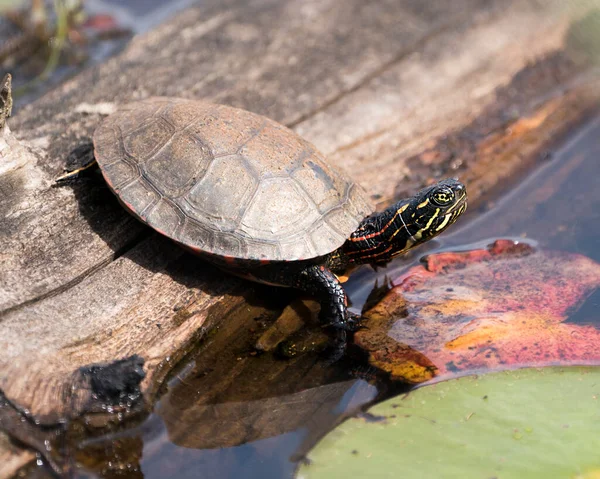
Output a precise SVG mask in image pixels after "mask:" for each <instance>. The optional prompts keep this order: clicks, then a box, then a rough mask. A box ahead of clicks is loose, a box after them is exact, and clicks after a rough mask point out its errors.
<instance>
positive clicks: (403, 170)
mask: <svg viewBox="0 0 600 479" xmlns="http://www.w3.org/2000/svg"><path fill="white" fill-rule="evenodd" d="M581 15H583V13H582V12H581V11H579V10H577V11H575V12H565V11H564V10H562V9H561V8H560V6H559V4H558V5H557V4H555V3H547V4H544V5H540V4H539V3H538V2H536V1H533V0H529V1H514V2H508V3H507V2H504V1H501V0H496V1H491V2H485V3H483V2H478V1H475V0H460V1H456V2H444V3H435V4H427V5H426V6H424V5H423V4H422V3H421V2H413V1H403V2H397V1H379V2H363V1H362V0H351V1H346V0H344V1H342V0H329V1H327V2H319V1H316V0H315V1H312V0H311V1H297V0H285V1H281V0H276V1H275V0H256V1H252V2H246V1H242V0H229V1H226V2H217V1H216V0H215V1H212V2H210V1H209V2H205V4H204V5H203V6H202V7H197V8H194V9H191V10H189V11H186V12H185V13H183V14H181V15H179V16H177V17H176V18H174V19H173V20H171V21H169V22H167V23H166V24H164V25H162V26H160V27H159V28H157V29H156V30H155V31H153V32H151V33H149V34H147V35H144V36H141V37H139V38H136V39H134V40H133V41H132V43H131V44H130V46H129V47H128V48H127V49H126V50H125V51H124V52H123V53H122V54H121V55H119V56H118V57H115V58H113V59H111V60H109V61H108V62H106V63H105V64H103V65H101V66H99V67H95V68H92V69H91V70H89V71H88V72H86V73H84V74H82V75H80V76H78V77H76V78H75V79H73V80H71V81H69V82H67V83H66V84H65V85H63V86H61V87H59V88H57V89H56V90H54V91H53V92H51V93H49V94H47V95H46V96H45V97H43V98H42V99H40V100H39V101H37V102H35V103H34V104H32V105H30V106H28V107H26V108H24V109H23V110H22V111H21V112H16V113H17V116H16V117H15V118H14V119H11V120H9V124H10V126H11V128H12V129H13V130H14V132H15V133H14V136H13V135H12V134H10V133H9V132H8V131H5V134H4V136H3V140H1V141H3V143H2V144H1V145H0V152H2V154H3V157H2V160H0V191H1V192H2V194H3V196H4V197H3V201H2V203H1V204H0V212H1V213H2V214H1V215H0V234H2V236H3V237H2V251H0V257H1V258H2V263H1V265H0V371H2V372H1V373H0V388H1V389H2V391H3V392H4V393H5V395H6V396H7V397H8V398H9V399H10V400H11V402H13V403H14V404H18V405H19V407H21V408H25V409H27V410H28V411H30V413H31V414H32V415H33V416H34V417H36V419H37V420H38V421H41V422H42V423H54V422H56V421H58V420H59V419H61V418H65V417H66V418H69V417H75V416H77V415H79V414H81V413H84V412H86V411H88V410H90V408H93V400H92V394H91V393H92V392H93V391H92V390H91V389H90V390H87V391H84V392H83V393H82V392H81V391H75V392H74V391H73V389H72V386H73V384H74V381H80V379H81V378H80V371H81V368H82V367H84V366H87V365H90V364H94V363H106V362H110V361H114V360H117V359H121V358H125V357H129V356H131V355H134V354H137V355H139V356H140V357H142V358H144V360H145V365H144V368H145V371H146V377H145V379H144V380H143V382H142V385H141V391H142V393H143V394H144V397H145V399H146V401H148V403H151V402H152V400H153V397H154V393H155V392H156V390H157V388H158V385H159V384H160V382H161V381H162V379H163V378H164V377H165V375H166V374H167V373H168V371H169V370H170V368H171V365H173V364H175V363H176V362H177V361H178V360H179V359H180V358H181V357H183V355H185V353H186V352H188V351H189V350H190V349H191V348H192V347H193V346H194V344H196V342H197V340H198V338H199V337H200V336H202V334H203V332H205V331H206V330H208V329H210V328H212V327H213V326H214V325H215V324H218V323H219V322H220V321H221V320H223V318H226V317H227V316H228V314H229V313H230V312H232V311H235V310H236V308H238V307H239V306H240V305H241V304H245V301H246V300H248V299H252V298H254V297H255V295H256V294H255V292H254V291H255V290H254V288H253V287H252V286H250V285H249V284H248V283H246V282H242V281H240V280H236V279H233V278H230V277H229V276H227V275H225V274H223V273H221V272H219V271H218V270H216V269H215V268H213V267H211V266H209V265H207V264H205V263H203V262H201V261H200V260H197V259H193V258H191V257H189V256H188V255H187V254H185V255H184V254H183V253H182V251H181V250H180V249H179V248H177V247H176V246H174V245H173V244H171V243H170V242H168V241H166V240H165V239H162V238H160V237H158V235H156V234H154V233H152V232H150V231H149V230H148V229H147V228H145V227H144V226H142V225H141V224H139V223H137V222H136V221H135V220H133V219H132V218H130V217H129V216H128V215H127V214H126V213H125V212H124V211H123V210H122V208H120V206H119V205H118V203H117V201H116V200H115V199H114V197H113V196H112V195H111V194H110V192H109V191H108V190H107V188H106V187H105V186H104V185H102V183H99V182H95V181H87V182H81V183H78V184H76V185H74V186H73V187H72V188H53V187H52V181H53V178H55V177H56V176H58V174H59V173H60V171H61V169H62V166H63V164H64V162H65V159H66V156H67V154H68V152H69V151H71V150H72V149H73V148H74V147H76V146H77V145H78V144H80V143H81V141H82V140H85V139H86V138H89V136H90V135H91V133H92V131H93V129H94V127H95V126H96V125H97V123H98V122H99V120H100V118H101V116H102V115H100V114H98V111H102V110H105V109H107V110H111V109H113V108H115V107H117V106H118V105H119V104H121V103H125V102H127V101H128V100H134V99H139V98H143V97H147V96H150V95H175V96H183V97H190V98H192V97H193V98H205V99H208V100H213V101H217V102H223V103H228V104H232V105H235V106H241V107H245V108H248V109H250V110H252V111H256V112H258V113H262V114H266V115H268V116H270V117H272V118H274V119H277V120H279V121H282V122H284V123H286V124H288V125H290V126H292V127H294V128H295V129H296V131H298V132H299V133H301V134H302V135H304V136H305V137H306V138H307V139H309V140H311V141H313V142H314V143H315V144H316V145H317V146H318V147H319V148H321V149H322V150H324V152H325V153H326V154H328V156H329V158H330V160H331V161H332V163H334V164H336V165H337V166H339V167H342V168H345V169H347V170H348V171H350V172H351V173H352V176H354V177H355V178H357V179H358V180H359V181H360V182H361V184H362V185H363V186H364V187H365V188H366V189H367V191H369V192H370V193H371V194H372V195H373V196H374V197H375V198H376V199H377V200H378V202H379V203H380V204H381V205H384V204H388V203H389V202H390V201H392V200H393V199H394V198H396V197H397V195H398V194H400V193H403V192H404V191H406V190H407V189H408V188H409V185H410V189H413V188H416V187H418V186H420V184H419V183H424V182H426V181H427V180H428V179H429V178H430V177H434V176H436V175H441V174H444V175H448V174H450V175H454V174H455V172H456V171H459V172H463V173H465V175H467V176H468V175H471V176H468V177H469V178H470V179H471V180H472V186H473V187H472V191H473V192H474V193H471V196H472V199H473V200H475V201H476V200H477V197H478V196H480V195H481V194H482V192H483V191H485V190H487V189H489V188H491V187H493V185H495V184H496V183H497V182H498V181H499V179H501V178H508V177H510V176H511V174H514V172H515V171H517V170H519V169H520V168H523V165H522V164H521V162H519V161H515V160H514V158H515V157H517V158H518V155H516V154H514V153H513V154H511V155H507V156H508V157H510V158H511V159H512V162H511V161H508V164H509V166H507V167H506V168H505V169H504V171H503V173H502V174H501V175H498V174H496V173H495V171H496V170H494V174H493V175H488V173H486V171H487V170H486V168H484V167H481V166H480V167H479V170H478V169H477V165H483V164H485V163H480V160H479V158H477V155H472V156H473V158H472V159H471V161H470V162H469V163H467V164H461V165H459V166H458V168H455V167H454V166H453V165H455V162H454V160H453V159H450V160H449V159H448V158H447V157H444V156H443V155H439V154H437V153H436V154H437V156H436V154H432V152H434V153H435V152H438V153H439V151H438V150H439V149H437V150H436V145H439V143H436V142H438V140H439V139H440V138H441V137H443V136H444V135H447V134H449V133H451V132H452V131H461V130H462V129H463V128H465V127H466V126H467V125H470V124H472V123H473V122H474V120H475V119H476V118H477V117H478V115H483V114H488V115H491V114H492V113H491V112H495V113H496V115H500V116H501V113H502V108H504V107H507V105H511V104H512V105H515V104H516V105H517V106H518V107H519V108H518V109H517V110H515V111H516V113H514V116H513V117H510V118H509V119H507V120H505V121H504V122H496V124H495V128H496V130H494V129H493V128H492V132H493V131H498V130H499V129H505V128H506V126H507V125H510V124H512V123H513V122H515V121H517V120H518V119H520V118H533V119H536V118H537V119H538V120H539V119H540V118H542V117H543V113H540V112H541V111H542V112H543V111H546V112H547V115H546V116H545V117H544V118H545V119H548V118H551V117H552V118H555V122H554V124H555V127H554V130H552V131H553V132H554V133H556V132H561V131H564V130H565V129H566V128H568V126H570V125H572V124H573V123H574V122H576V121H578V120H579V119H580V118H581V117H582V115H584V114H585V112H586V111H587V109H588V108H589V106H590V104H591V101H592V100H593V99H594V98H595V97H594V94H595V93H594V92H595V91H597V88H594V87H589V86H587V87H586V85H584V87H578V88H580V89H581V90H579V89H578V90H577V91H578V92H579V91H584V90H585V91H587V92H589V96H581V95H574V94H573V95H574V96H575V98H574V97H573V96H569V95H565V94H564V91H563V90H560V87H563V86H564V85H565V84H568V83H569V82H573V81H575V79H576V78H582V77H581V76H577V75H580V67H579V66H577V65H575V64H572V63H571V62H570V60H569V58H568V57H562V56H559V57H557V58H556V59H555V60H552V59H553V58H554V57H553V55H555V52H557V51H560V50H561V49H562V46H563V43H564V41H565V38H566V35H567V32H568V28H569V25H570V24H571V21H572V18H573V16H575V17H576V18H578V17H580V16H581ZM548 59H550V60H548ZM548 61H549V62H550V63H549V64H550V65H552V64H554V65H557V69H558V74H557V75H556V76H555V77H551V78H550V79H549V80H548V81H546V82H545V83H543V85H542V87H541V88H539V89H538V90H537V91H536V90H535V89H533V88H532V90H531V95H530V97H528V98H521V99H519V98H516V97H515V98H512V97H509V98H507V99H504V100H503V99H502V98H501V96H500V94H499V92H502V90H501V88H502V87H503V86H506V85H510V84H511V82H512V81H514V80H515V78H516V77H515V75H516V74H517V73H518V72H521V71H524V69H525V67H526V66H527V65H529V64H532V63H535V64H541V65H543V64H545V63H544V62H548ZM552 61H554V62H555V63H552ZM586 78H587V77H586ZM586 81H587V82H588V84H590V83H591V82H593V81H595V80H594V79H586ZM548 98H551V100H552V101H549V100H548ZM577 98H579V99H580V100H578V99H577ZM581 98H583V100H581ZM503 101H504V102H503ZM511 102H512V103H511ZM552 102H554V103H552ZM549 105H550V106H549ZM552 105H553V106H552ZM544 108H546V110H544ZM552 108H553V109H552ZM564 111H568V112H570V114H569V115H567V116H566V117H565V116H562V117H561V116H560V115H558V113H557V112H564ZM552 112H554V113H556V114H557V115H558V116H556V117H554V116H553V114H554V113H552ZM540 115H542V116H540ZM484 116H485V115H484ZM544 121H545V120H544ZM542 123H543V121H542ZM523 125H524V124H521V126H523ZM525 125H529V130H527V129H525V130H522V131H530V130H535V129H536V128H537V127H539V126H540V125H541V123H538V124H537V126H536V123H535V122H533V123H531V122H530V123H528V124H527V123H525ZM483 130H485V129H483ZM483 130H482V131H483ZM536 131H537V130H536ZM482 134H488V135H489V134H491V132H490V131H487V132H485V131H484V132H482ZM15 136H16V137H17V138H18V139H19V140H20V142H17V140H16V138H15ZM538 148H539V145H538ZM457 149H458V148H457ZM465 150H467V148H465ZM424 151H425V152H426V153H427V152H429V154H420V153H422V152H424ZM461 151H463V150H461ZM535 151H537V150H535ZM419 154H420V155H419ZM530 156H531V157H534V156H535V155H530ZM483 161H485V160H483ZM487 161H488V164H489V162H490V160H489V157H488V160H487ZM469 187H470V188H471V185H469ZM259 310H260V308H259V309H257V310H256V312H257V314H258V312H259ZM228 320H229V318H228ZM231 320H234V319H233V318H231ZM74 378H78V379H74ZM76 384H79V383H78V382H76ZM0 451H2V452H1V454H4V455H5V456H6V454H8V456H10V457H14V451H9V452H8V453H7V452H6V451H8V449H2V445H1V444H0ZM8 456H6V457H8ZM23 457H24V458H25V459H23V461H26V460H29V459H30V455H29V456H28V455H26V454H25V455H24V456H23ZM0 458H2V456H0ZM0 471H1V469H0ZM2 474H4V471H2V472H0V477H2Z"/></svg>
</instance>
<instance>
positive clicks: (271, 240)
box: [94, 97, 373, 261]
mask: <svg viewBox="0 0 600 479" xmlns="http://www.w3.org/2000/svg"><path fill="white" fill-rule="evenodd" d="M94 151H95V156H96V159H97V161H98V164H99V165H100V168H101V170H102V173H103V175H104V178H105V179H106V181H107V183H108V184H109V186H110V187H111V188H112V190H113V191H114V192H115V194H116V195H117V196H118V197H119V199H120V200H121V202H122V203H123V204H124V205H125V206H126V207H127V208H128V209H129V210H130V212H131V213H133V214H134V215H135V216H136V217H138V218H139V219H140V220H142V221H143V222H145V223H147V224H148V225H150V226H151V227H153V228H154V229H156V230H157V231H159V232H160V233H162V234H164V235H166V236H168V237H170V238H172V239H174V240H175V241H177V242H179V243H181V244H183V245H184V246H186V247H188V248H191V249H192V250H194V251H197V252H205V253H210V254H214V255H219V256H230V257H234V258H243V259H262V260H272V261H291V260H296V259H309V258H314V257H317V256H322V255H325V254H327V253H329V252H331V251H333V250H335V249H336V248H338V247H339V246H341V245H342V244H343V243H344V241H345V240H346V238H348V236H349V235H350V233H352V231H354V230H355V229H356V227H357V226H358V224H359V222H360V221H361V220H362V219H363V218H364V217H365V216H367V215H368V214H369V213H371V212H372V210H373V209H372V206H371V204H370V202H369V201H368V199H367V197H366V195H365V193H364V191H363V190H362V189H361V188H360V187H359V186H358V185H357V184H355V183H353V182H352V181H350V180H348V179H347V178H346V177H345V176H344V175H343V174H341V173H340V172H339V171H336V170H335V169H333V168H332V167H331V166H330V165H328V164H327V163H326V162H325V159H324V158H323V156H322V155H321V154H320V153H319V152H318V151H317V150H316V148H315V147H314V146H313V145H312V144H311V143H309V142H307V141H305V140H303V139H302V138H300V137H299V136H298V135H296V134H295V133H294V132H292V131H291V130H289V129H288V128H286V127H284V126H282V125H280V124H278V123H276V122H274V121H272V120H269V119H268V118H265V117H263V116H260V115H256V114H254V113H250V112H248V111H245V110H240V109H237V108H231V107H228V106H223V105H215V104H210V103H204V102H200V101H192V100H184V99H176V98H160V97H159V98H150V99H148V100H144V101H140V102H136V103H131V104H129V105H126V106H125V107H123V108H122V109H120V110H119V111H118V112H117V113H115V114H113V115H111V116H109V117H108V118H107V119H106V120H104V122H103V123H102V124H101V125H100V126H99V127H98V129H97V130H96V132H95V133H94Z"/></svg>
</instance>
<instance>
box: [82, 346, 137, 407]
mask: <svg viewBox="0 0 600 479" xmlns="http://www.w3.org/2000/svg"><path fill="white" fill-rule="evenodd" d="M80 371H81V374H83V376H85V377H88V378H89V380H90V385H91V388H92V392H93V394H94V395H95V396H96V397H97V398H98V399H99V400H101V401H108V403H109V404H115V405H116V404H121V403H123V402H127V403H134V402H135V401H137V400H138V399H139V398H140V397H141V394H142V393H141V391H140V383H141V382H142V379H144V377H146V373H145V372H144V358H142V357H140V356H138V355H137V354H134V355H133V356H130V357H128V358H125V359H121V360H119V361H114V362H112V363H108V364H98V365H92V366H85V367H83V368H81V369H80Z"/></svg>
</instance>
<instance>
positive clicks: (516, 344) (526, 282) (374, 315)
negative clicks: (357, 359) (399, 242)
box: [355, 240, 600, 383]
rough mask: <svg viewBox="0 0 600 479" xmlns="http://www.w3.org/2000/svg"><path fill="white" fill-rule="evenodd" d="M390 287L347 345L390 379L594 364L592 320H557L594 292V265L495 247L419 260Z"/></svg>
mask: <svg viewBox="0 0 600 479" xmlns="http://www.w3.org/2000/svg"><path fill="white" fill-rule="evenodd" d="M393 284H394V288H393V289H392V290H391V291H390V292H389V293H388V294H387V295H386V296H385V297H384V298H383V299H382V301H380V302H379V303H378V304H377V305H376V306H375V307H373V308H372V309H370V310H369V311H367V312H365V313H364V317H365V318H366V319H365V321H364V326H365V329H362V330H360V331H358V332H357V333H356V335H355V342H356V343H357V344H358V345H359V346H360V347H361V348H363V349H364V350H366V351H367V352H368V353H369V361H370V363H371V364H372V365H374V366H376V367H378V368H380V369H382V370H384V371H387V372H389V373H390V374H391V376H392V377H393V378H394V379H399V380H403V381H407V382H410V383H420V382H424V381H427V380H430V379H433V378H434V377H449V376H453V375H464V374H466V373H472V372H480V371H486V370H495V369H505V368H513V367H523V366H546V365H568V364H585V365H594V364H600V348H599V347H598V344H600V331H599V329H598V328H600V317H599V318H597V319H598V321H597V322H595V321H592V322H591V324H585V325H580V324H573V323H569V322H566V320H567V319H568V318H569V317H570V316H571V315H572V314H574V313H575V312H576V311H577V310H578V309H579V307H580V306H581V305H582V304H583V303H584V301H585V300H586V298H588V297H589V296H590V295H591V294H592V293H593V292H594V291H595V290H596V289H597V288H598V286H599V285H600V264H598V263H597V262H595V261H593V260H592V259H590V258H587V257H585V256H581V255H577V254H572V253H566V252H561V251H545V250H537V249H535V248H534V247H532V246H530V245H528V244H525V243H518V242H513V241H509V240H498V241H496V242H495V243H494V244H493V245H491V246H490V247H489V248H488V249H480V250H472V251H466V252H450V253H439V254H434V255H430V256H427V257H426V258H424V260H423V264H422V265H420V266H417V267H414V268H411V269H410V270H409V271H408V272H407V273H406V274H404V275H402V276H401V277H399V278H397V279H396V280H394V282H393ZM588 323H589V322H588Z"/></svg>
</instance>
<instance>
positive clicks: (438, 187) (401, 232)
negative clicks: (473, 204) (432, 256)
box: [338, 178, 467, 266]
mask: <svg viewBox="0 0 600 479" xmlns="http://www.w3.org/2000/svg"><path fill="white" fill-rule="evenodd" d="M466 209H467V190H466V188H465V186H464V185H463V184H462V183H461V182H460V181H458V180H457V179H454V178H449V179H446V180H442V181H440V182H438V183H436V184H434V185H431V186H428V187H426V188H423V189H422V190H420V191H419V192H418V193H416V194H415V195H414V196H412V197H411V198H406V199H404V200H400V201H399V202H398V203H396V204H394V205H392V206H390V207H389V208H388V209H386V210H385V211H382V212H380V213H375V214H374V215H372V216H370V217H368V218H365V219H364V220H363V221H362V223H361V224H360V225H359V227H358V229H357V230H356V231H354V233H352V235H351V236H350V238H349V239H348V240H347V241H346V243H344V245H343V246H342V248H341V252H340V254H339V255H338V256H343V257H344V258H345V260H344V261H345V263H347V264H352V263H354V264H359V263H370V264H372V265H375V266H380V265H384V264H386V263H387V262H389V261H390V260H391V259H392V258H394V257H395V256H398V255H400V254H403V253H405V252H406V251H408V250H409V249H411V248H413V247H414V246H416V245H418V244H421V243H424V242H425V241H427V240H429V239H431V238H433V237H434V236H437V235H439V234H440V233H441V232H442V231H444V230H445V229H446V228H448V226H450V225H451V224H452V223H454V222H455V221H456V220H457V219H458V217H459V216H460V215H461V214H463V213H464V212H465V210H466Z"/></svg>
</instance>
